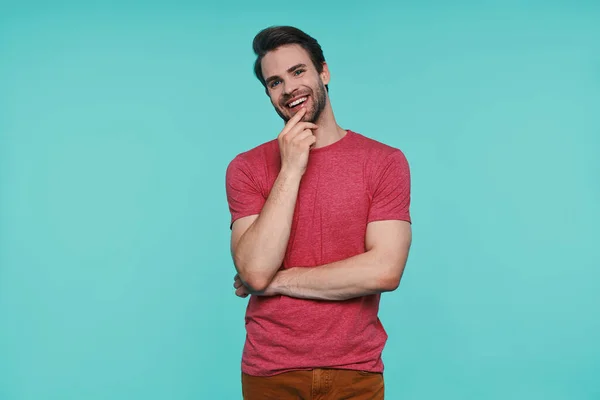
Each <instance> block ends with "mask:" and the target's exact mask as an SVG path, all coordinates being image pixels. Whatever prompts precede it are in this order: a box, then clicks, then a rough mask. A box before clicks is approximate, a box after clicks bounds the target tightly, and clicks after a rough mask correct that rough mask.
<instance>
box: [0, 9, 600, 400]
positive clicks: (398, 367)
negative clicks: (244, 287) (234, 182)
mask: <svg viewBox="0 0 600 400" xmlns="http://www.w3.org/2000/svg"><path fill="white" fill-rule="evenodd" d="M80 3H81V2H80ZM18 4H19V5H17V3H8V2H1V3H0V399H2V400H17V399H18V400H25V399H27V400H29V399H31V400H42V399H44V400H45V399H61V400H63V399H64V400H66V399H86V400H96V399H111V400H117V399H136V400H137V399H144V400H153V399H182V400H183V399H238V398H241V394H240V372H239V368H240V365H239V363H240V357H241V351H242V346H243V341H244V337H245V332H244V321H243V317H244V311H245V305H246V303H247V300H242V299H239V298H237V297H235V296H234V294H233V289H232V286H231V285H232V283H233V275H234V268H233V265H232V263H231V259H230V254H229V247H228V246H229V242H228V240H229V236H228V235H229V226H228V224H229V214H228V209H227V204H226V198H225V190H224V177H225V168H226V166H227V164H228V163H229V161H230V160H231V159H232V158H233V157H234V156H235V155H236V154H237V153H239V152H242V151H245V150H247V149H249V148H251V147H254V146H255V145H258V144H260V143H262V142H265V141H267V140H270V139H271V138H274V137H275V136H276V135H277V133H278V132H279V130H280V129H281V126H282V123H281V120H280V119H279V117H278V116H277V115H276V114H275V112H274V111H273V110H272V108H271V105H270V103H269V101H268V99H267V97H266V96H265V95H264V92H263V90H262V87H261V86H260V84H259V82H258V81H257V80H256V79H255V78H254V76H253V75H252V63H253V61H254V55H253V54H252V50H251V41H252V38H253V36H254V35H255V34H256V33H257V32H258V31H259V30H260V29H262V28H264V27H266V26H269V25H273V24H292V25H296V26H298V27H300V28H301V29H304V30H306V31H307V32H308V33H309V34H312V35H314V36H315V37H316V38H317V39H318V40H319V41H320V43H321V44H322V46H323V48H324V51H325V57H326V59H327V60H328V62H329V66H330V70H331V73H332V82H331V84H330V90H331V92H330V94H331V97H332V104H333V107H334V111H335V113H336V117H337V119H338V122H339V123H340V124H341V125H342V126H343V127H344V128H350V129H353V130H355V131H358V132H360V133H362V134H365V135H367V136H369V137H372V138H374V139H377V140H380V141H383V142H385V143H388V144H391V145H393V146H396V147H399V148H401V149H402V150H403V151H404V153H405V154H406V156H407V158H408V159H409V162H410V165H411V168H412V179H413V204H412V216H413V220H414V225H413V230H414V242H413V247H412V251H411V254H410V258H409V262H408V265H407V269H406V272H405V276H404V278H403V281H402V284H401V286H400V288H399V290H398V291H396V292H394V293H387V294H384V295H383V298H382V305H381V314H380V315H381V319H382V322H383V324H384V326H385V327H386V329H387V331H388V334H389V341H388V345H387V347H386V350H385V352H384V361H385V363H386V371H385V376H386V386H387V392H386V393H387V396H386V398H389V399H441V398H443V399H461V400H462V399H528V400H531V399H545V400H552V399H570V400H572V399H600V378H599V376H600V342H599V338H600V290H599V289H598V287H599V286H598V280H599V279H600V268H599V267H600V251H599V250H598V242H599V239H600V232H599V228H598V226H599V225H598V224H599V223H600V211H599V209H600V207H599V204H600V179H599V175H600V161H599V159H598V151H599V150H600V139H599V137H600V111H599V109H600V45H599V43H600V22H599V21H600V3H599V2H593V1H588V2H585V1H572V2H567V1H563V2H560V1H551V2H542V1H537V2H528V3H527V4H528V5H527V6H526V5H524V4H525V3H524V2H518V1H504V2H500V1H498V2H491V1H490V2H483V3H479V2H462V3H457V2H454V3H453V5H449V4H448V2H434V1H427V2H419V3H417V2H414V3H412V4H408V3H400V4H395V3H392V2H389V3H384V2H368V4H365V3H359V2H356V3H352V2H344V3H339V4H337V3H335V2H331V3H325V4H324V3H321V2H317V1H305V2H300V3H298V2H267V1H265V2H256V3H245V2H241V1H239V2H234V1H221V2H218V4H213V5H210V6H209V5H206V6H202V5H200V3H198V4H196V5H192V4H190V3H179V4H176V3H170V4H167V2H163V3H157V2H150V3H144V4H142V3H139V4H134V3H123V2H121V3H117V2H114V3H106V4H104V5H98V4H94V5H83V4H78V3H75V2H73V3H59V2H55V3H54V4H51V5H50V4H47V3H42V2H39V3H18Z"/></svg>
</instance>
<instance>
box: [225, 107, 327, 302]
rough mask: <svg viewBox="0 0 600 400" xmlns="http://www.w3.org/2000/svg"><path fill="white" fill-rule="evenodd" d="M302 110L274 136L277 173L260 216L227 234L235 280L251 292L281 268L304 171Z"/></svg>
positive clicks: (308, 140)
mask: <svg viewBox="0 0 600 400" xmlns="http://www.w3.org/2000/svg"><path fill="white" fill-rule="evenodd" d="M304 113H305V111H304V109H302V110H300V111H299V112H298V113H296V115H294V117H292V118H291V119H290V120H289V121H288V123H287V124H286V126H285V127H284V129H283V130H282V131H281V133H280V134H279V136H278V141H279V147H280V152H281V169H280V171H279V175H278V176H277V179H276V180H275V183H274V184H273V187H272V188H271V191H270V193H269V196H268V198H267V201H266V202H265V204H264V206H263V208H262V210H261V212H260V214H258V215H251V216H247V217H244V218H240V219H238V220H237V221H235V222H234V223H233V226H232V231H231V255H232V258H233V262H234V265H235V268H236V270H237V272H238V276H239V277H240V279H241V281H243V282H244V284H245V285H246V286H248V287H249V288H251V289H252V290H255V291H262V290H264V289H265V288H266V287H267V286H268V285H269V283H270V282H271V280H272V279H273V276H274V275H275V273H276V272H277V270H278V269H279V268H280V267H281V264H282V262H283V258H284V256H285V252H286V249H287V244H288V240H289V237H290V230H291V226H292V217H293V215H294V209H295V206H296V198H297V196H298V190H299V187H300V180H301V179H302V175H303V174H304V171H305V170H306V165H307V163H308V153H309V151H310V146H311V145H312V144H313V143H314V142H315V140H316V139H315V137H314V135H313V134H312V131H311V129H315V128H316V127H317V126H316V125H315V124H313V123H310V122H300V120H301V118H302V116H303V115H304Z"/></svg>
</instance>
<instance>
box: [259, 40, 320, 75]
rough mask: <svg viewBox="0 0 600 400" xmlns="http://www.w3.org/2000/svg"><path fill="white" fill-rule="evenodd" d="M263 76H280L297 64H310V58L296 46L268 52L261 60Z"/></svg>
mask: <svg viewBox="0 0 600 400" xmlns="http://www.w3.org/2000/svg"><path fill="white" fill-rule="evenodd" d="M261 64H262V65H261V66H262V71H263V76H265V77H267V75H274V74H281V73H284V72H285V71H287V70H288V69H290V68H292V67H293V66H295V65H298V64H305V65H309V64H310V56H309V55H308V53H307V52H306V50H304V48H302V46H300V45H297V44H291V45H285V46H281V47H278V48H277V49H275V50H272V51H269V52H268V53H267V54H266V55H265V56H264V57H263V59H262V63H261Z"/></svg>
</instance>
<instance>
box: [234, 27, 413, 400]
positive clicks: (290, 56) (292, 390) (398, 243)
mask: <svg viewBox="0 0 600 400" xmlns="http://www.w3.org/2000/svg"><path fill="white" fill-rule="evenodd" d="M253 47H254V51H255V53H256V55H257V59H256V63H255V74H256V76H257V78H258V79H259V80H260V81H261V83H262V84H263V86H264V88H265V91H266V94H267V95H268V96H269V98H270V100H271V103H272V104H273V107H274V108H275V111H276V112H277V113H278V114H279V116H280V117H281V118H282V119H283V120H284V121H285V126H284V128H283V130H282V131H281V132H280V133H279V135H278V136H277V139H274V140H271V141H269V142H267V143H264V144H262V145H260V146H258V147H256V148H254V149H252V150H249V151H247V152H244V153H241V154H239V155H238V156H237V157H235V158H234V160H233V161H232V162H231V163H230V164H229V166H228V168H227V173H226V189H227V200H228V204H229V209H230V212H231V223H232V225H231V252H232V257H233V260H234V264H235V267H236V270H237V275H235V277H234V287H235V289H236V295H238V296H240V297H246V296H248V295H251V297H250V300H249V302H248V308H247V310H246V331H247V337H246V343H245V346H244V351H243V357H242V390H243V396H244V398H245V399H249V400H253V399H279V400H281V399H342V398H343V399H383V393H384V381H383V363H382V360H381V353H382V350H383V348H384V345H385V343H386V340H387V334H386V332H385V330H384V328H383V326H382V325H381V322H380V320H379V318H378V308H379V299H380V294H381V293H382V292H388V291H393V290H395V289H396V288H397V287H398V285H399V283H400V278H401V276H402V272H403V270H404V266H405V264H406V260H407V257H408V252H409V248H410V243H411V220H410V213H409V205H410V174H409V167H408V163H407V160H406V158H405V157H404V155H403V153H402V152H401V151H400V150H399V149H396V148H393V147H390V146H388V145H385V144H383V143H380V142H377V141H375V140H372V139H369V138H367V137H365V136H363V135H361V134H359V133H356V132H353V131H351V130H346V129H342V128H341V127H340V126H339V125H338V124H337V122H336V120H335V118H334V114H333V111H332V107H331V103H330V101H329V94H328V92H329V87H328V84H329V80H330V72H329V68H328V65H327V63H326V62H325V58H324V56H323V52H322V50H321V47H320V45H319V44H318V42H317V41H316V40H315V39H313V38H312V37H310V36H308V35H307V34H306V33H304V32H302V31H300V30H298V29H296V28H293V27H285V26H283V27H271V28H267V29H265V30H263V31H261V32H259V33H258V35H257V36H256V37H255V39H254V42H253Z"/></svg>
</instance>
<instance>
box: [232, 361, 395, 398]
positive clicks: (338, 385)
mask: <svg viewBox="0 0 600 400" xmlns="http://www.w3.org/2000/svg"><path fill="white" fill-rule="evenodd" d="M242 394H243V397H244V400H339V399H347V400H350V399H351V400H383V398H384V397H383V395H384V382H383V374H381V373H377V372H366V371H350V370H347V369H321V368H315V369H313V370H312V371H292V372H285V373H282V374H279V375H274V376H252V375H247V374H244V373H242Z"/></svg>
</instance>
